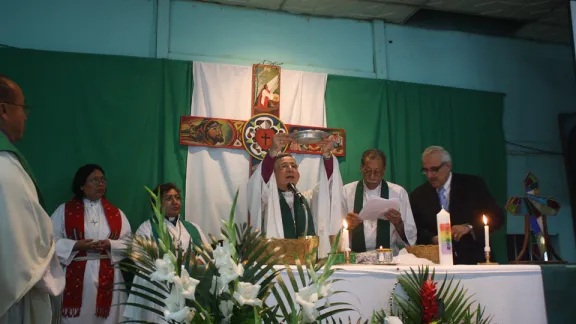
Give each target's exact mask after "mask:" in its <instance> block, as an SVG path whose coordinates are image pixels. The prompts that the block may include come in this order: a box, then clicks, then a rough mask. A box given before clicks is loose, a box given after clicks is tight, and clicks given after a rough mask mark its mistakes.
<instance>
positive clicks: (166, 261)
mask: <svg viewBox="0 0 576 324" xmlns="http://www.w3.org/2000/svg"><path fill="white" fill-rule="evenodd" d="M154 265H155V266H156V271H154V272H152V274H150V280H152V281H158V282H162V281H169V282H172V279H173V278H174V275H175V271H174V263H173V261H172V256H171V255H170V254H168V253H165V254H164V257H163V258H162V259H156V261H154Z"/></svg>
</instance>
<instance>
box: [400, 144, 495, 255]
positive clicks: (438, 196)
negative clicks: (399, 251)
mask: <svg viewBox="0 0 576 324" xmlns="http://www.w3.org/2000/svg"><path fill="white" fill-rule="evenodd" d="M422 173H423V174H424V175H426V179H427V180H428V181H427V182H426V183H424V184H422V185H421V186H419V187H418V188H416V189H415V190H414V191H412V193H411V194H410V204H411V206H412V212H413V215H414V221H415V222H416V228H417V229H418V240H417V244H438V230H437V227H436V214H437V213H438V212H439V211H440V209H441V208H444V209H445V210H446V211H448V212H449V213H450V222H451V224H452V240H453V243H454V264H476V263H477V262H483V261H484V260H485V257H484V223H483V221H482V215H486V217H487V218H488V219H489V224H490V230H491V231H495V230H497V229H498V228H500V227H501V226H502V223H503V221H504V219H505V218H504V212H503V209H502V208H500V206H498V204H497V203H496V201H495V200H494V198H493V197H492V195H491V194H490V192H489V191H488V188H487V187H486V184H485V183H484V180H482V178H480V177H477V176H474V175H468V174H460V173H452V159H451V158H450V153H448V151H446V150H445V149H444V148H442V147H440V146H430V147H429V148H427V149H426V150H425V151H424V153H422Z"/></svg>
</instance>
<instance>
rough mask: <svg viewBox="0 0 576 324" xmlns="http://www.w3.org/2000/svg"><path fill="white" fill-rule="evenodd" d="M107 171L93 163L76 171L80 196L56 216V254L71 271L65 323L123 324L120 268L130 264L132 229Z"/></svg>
mask: <svg viewBox="0 0 576 324" xmlns="http://www.w3.org/2000/svg"><path fill="white" fill-rule="evenodd" d="M106 184H107V182H106V177H105V175H104V170H103V169H102V168H101V167H100V166H98V165H96V164H88V165H85V166H83V167H81V168H80V169H78V171H77V172H76V175H75V176H74V180H73V183H72V191H73V193H74V197H73V198H72V199H71V200H70V201H68V202H66V203H64V204H62V205H60V206H59V207H58V208H57V209H56V211H55V212H54V214H53V215H52V225H53V227H54V239H55V240H56V254H57V255H58V258H59V260H60V263H62V265H63V266H64V267H66V287H65V288H64V293H63V294H62V305H61V308H62V310H61V315H62V316H61V323H63V324H73V323H82V324H112V323H119V322H120V321H122V313H123V312H124V306H117V305H118V304H119V303H123V302H125V301H126V298H127V297H126V294H125V293H123V292H120V291H115V290H114V289H117V288H118V286H117V284H118V283H122V282H124V280H123V278H122V273H121V271H120V268H119V267H118V266H117V263H118V262H120V261H121V260H122V259H124V258H125V257H126V256H125V253H124V249H125V244H124V241H123V240H124V239H125V238H126V237H127V236H129V235H130V233H131V230H130V224H129V223H128V220H127V219H126V216H125V215H124V213H123V212H122V211H121V210H120V209H118V208H117V207H116V206H114V205H112V204H111V203H110V202H109V201H108V200H107V199H106V197H104V194H105V193H106Z"/></svg>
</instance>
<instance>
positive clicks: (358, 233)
mask: <svg viewBox="0 0 576 324" xmlns="http://www.w3.org/2000/svg"><path fill="white" fill-rule="evenodd" d="M380 197H382V198H384V199H388V197H389V192H388V183H386V181H384V180H382V183H381V185H380ZM363 206H364V181H363V180H360V181H358V185H357V186H356V195H355V196H354V213H356V214H359V213H360V211H361V210H362V207H363ZM350 235H351V236H352V246H351V249H352V251H354V252H366V241H365V239H364V223H360V224H359V225H358V226H356V227H354V228H353V229H352V230H351V231H350ZM380 246H382V247H384V248H390V222H389V221H386V220H383V219H378V224H377V227H376V247H377V248H378V247H380Z"/></svg>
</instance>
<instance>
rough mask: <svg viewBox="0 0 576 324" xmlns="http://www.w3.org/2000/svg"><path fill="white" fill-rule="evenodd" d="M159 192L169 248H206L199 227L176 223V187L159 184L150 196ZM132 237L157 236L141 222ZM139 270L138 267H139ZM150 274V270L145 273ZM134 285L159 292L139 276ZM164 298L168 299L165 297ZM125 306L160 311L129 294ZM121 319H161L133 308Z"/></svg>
mask: <svg viewBox="0 0 576 324" xmlns="http://www.w3.org/2000/svg"><path fill="white" fill-rule="evenodd" d="M158 191H159V192H160V197H161V198H160V199H161V200H162V208H163V209H164V210H165V218H164V222H165V223H166V227H167V228H168V231H169V232H170V236H171V238H172V244H173V245H174V247H175V248H181V249H182V250H184V251H186V250H187V249H188V246H189V244H190V241H192V243H193V244H196V245H198V244H203V245H204V246H210V243H209V241H208V239H207V238H206V236H205V235H204V233H203V232H202V230H201V229H200V227H199V226H198V225H196V224H194V223H192V222H188V221H185V220H184V221H183V220H181V219H180V209H181V206H182V204H181V197H180V189H179V188H177V187H176V185H174V184H173V183H166V184H161V185H159V186H158V187H156V189H155V190H154V191H153V192H154V193H158ZM136 235H139V236H143V237H147V238H154V239H156V238H157V234H156V233H155V230H154V229H153V226H152V224H151V223H150V220H147V221H145V222H144V223H142V225H140V227H138V230H137V231H136ZM139 265H140V266H142V265H141V264H139ZM149 270H151V271H153V269H149ZM134 285H142V286H144V287H147V288H149V289H154V290H156V291H159V289H158V288H157V287H156V286H154V285H152V284H150V283H149V282H148V281H147V280H145V279H142V278H140V277H139V276H135V277H134ZM131 291H133V292H138V293H142V294H147V295H149V293H148V292H146V291H144V290H142V289H139V288H137V287H132V288H131ZM166 297H168V296H166ZM128 303H129V304H138V305H142V306H146V307H150V308H154V309H156V310H159V311H162V309H161V307H160V306H158V305H156V304H154V303H152V302H150V301H148V300H146V299H144V298H142V297H140V296H137V295H135V294H130V296H129V297H128ZM124 317H125V318H126V319H127V320H131V321H144V322H150V323H163V322H164V319H163V318H162V317H161V316H159V315H157V314H155V313H153V312H151V311H148V310H145V309H143V308H140V307H135V306H131V305H128V306H126V310H125V311H124Z"/></svg>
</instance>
